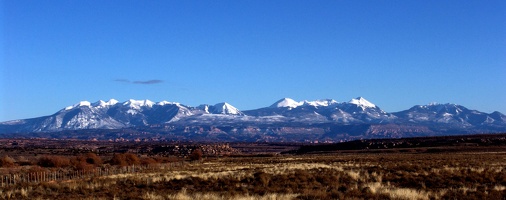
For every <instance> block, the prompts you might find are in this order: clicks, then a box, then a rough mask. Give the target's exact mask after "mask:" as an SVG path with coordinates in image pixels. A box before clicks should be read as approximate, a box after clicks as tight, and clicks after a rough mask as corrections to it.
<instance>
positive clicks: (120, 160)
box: [110, 153, 141, 166]
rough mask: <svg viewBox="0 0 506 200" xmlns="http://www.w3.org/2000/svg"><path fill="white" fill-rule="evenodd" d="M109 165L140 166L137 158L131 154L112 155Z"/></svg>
mask: <svg viewBox="0 0 506 200" xmlns="http://www.w3.org/2000/svg"><path fill="white" fill-rule="evenodd" d="M110 163H111V165H119V166H128V165H138V164H141V162H140V159H139V157H137V156H136V155H135V154H131V153H123V154H114V155H113V156H112V159H111V161H110Z"/></svg>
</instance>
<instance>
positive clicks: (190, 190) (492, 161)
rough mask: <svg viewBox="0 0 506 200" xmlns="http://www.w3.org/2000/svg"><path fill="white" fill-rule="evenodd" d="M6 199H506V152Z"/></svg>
mask: <svg viewBox="0 0 506 200" xmlns="http://www.w3.org/2000/svg"><path fill="white" fill-rule="evenodd" d="M0 198H1V199H146V200H159V199H160V200H161V199H181V200H183V199H505V198H506V151H499V152H480V151H478V152H451V153H377V152H376V153H334V154H324V155H318V154H314V155H277V156H271V157H268V156H263V157H221V158H204V159H203V160H201V161H195V162H186V164H184V165H182V166H179V167H172V168H156V169H146V170H144V171H139V172H135V173H125V174H115V175H109V176H96V177H90V178H84V179H74V180H66V181H52V182H42V183H30V184H29V183H20V184H17V185H10V186H5V187H2V188H1V189H0Z"/></svg>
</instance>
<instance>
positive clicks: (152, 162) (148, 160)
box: [141, 157, 158, 165]
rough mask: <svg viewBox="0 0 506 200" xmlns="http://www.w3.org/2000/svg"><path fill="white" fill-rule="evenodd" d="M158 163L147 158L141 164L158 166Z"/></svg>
mask: <svg viewBox="0 0 506 200" xmlns="http://www.w3.org/2000/svg"><path fill="white" fill-rule="evenodd" d="M156 163H158V162H157V161H156V160H155V159H153V158H150V157H146V158H142V159H141V164H143V165H150V164H156Z"/></svg>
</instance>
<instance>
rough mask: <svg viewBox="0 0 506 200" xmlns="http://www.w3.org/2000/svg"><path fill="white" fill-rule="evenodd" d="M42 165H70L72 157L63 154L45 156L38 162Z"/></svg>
mask: <svg viewBox="0 0 506 200" xmlns="http://www.w3.org/2000/svg"><path fill="white" fill-rule="evenodd" d="M37 165H39V166H41V167H68V166H70V159H68V158H66V157H63V156H43V157H42V158H40V159H39V161H38V162H37Z"/></svg>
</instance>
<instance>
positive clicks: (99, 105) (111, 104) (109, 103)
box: [93, 99, 119, 107]
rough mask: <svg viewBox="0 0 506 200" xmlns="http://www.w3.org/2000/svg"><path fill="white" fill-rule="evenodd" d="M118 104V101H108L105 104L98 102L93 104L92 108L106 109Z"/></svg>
mask: <svg viewBox="0 0 506 200" xmlns="http://www.w3.org/2000/svg"><path fill="white" fill-rule="evenodd" d="M118 102H119V101H118V100H116V99H110V100H109V101H107V102H105V101H102V100H99V101H97V102H95V103H93V106H94V107H107V106H113V105H115V104H117V103H118Z"/></svg>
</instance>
